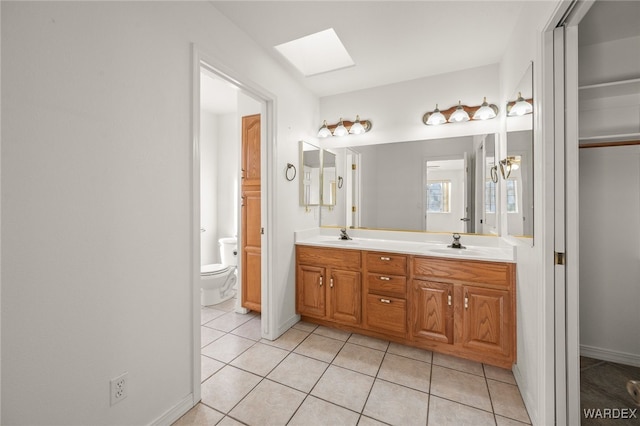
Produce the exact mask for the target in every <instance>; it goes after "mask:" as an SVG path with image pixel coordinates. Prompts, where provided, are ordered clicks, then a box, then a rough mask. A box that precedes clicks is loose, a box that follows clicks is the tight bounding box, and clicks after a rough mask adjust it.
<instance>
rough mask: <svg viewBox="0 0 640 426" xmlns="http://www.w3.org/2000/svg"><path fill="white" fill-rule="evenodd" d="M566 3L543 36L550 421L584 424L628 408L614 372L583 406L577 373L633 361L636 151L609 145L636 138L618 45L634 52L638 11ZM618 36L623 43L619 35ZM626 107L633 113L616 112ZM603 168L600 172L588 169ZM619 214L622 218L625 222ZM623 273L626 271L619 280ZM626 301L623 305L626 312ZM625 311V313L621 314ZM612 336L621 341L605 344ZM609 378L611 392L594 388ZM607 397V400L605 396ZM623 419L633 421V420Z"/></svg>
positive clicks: (639, 354)
mask: <svg viewBox="0 0 640 426" xmlns="http://www.w3.org/2000/svg"><path fill="white" fill-rule="evenodd" d="M573 6H574V7H573V9H572V10H571V11H570V12H569V13H567V14H566V17H565V18H563V19H562V20H561V22H560V24H559V25H558V27H557V28H556V29H555V30H554V32H553V33H554V34H553V45H554V48H555V50H556V52H555V56H554V60H553V63H554V72H555V73H556V74H555V78H554V83H555V84H556V88H557V90H556V92H555V95H556V97H555V119H556V120H555V123H554V124H555V126H556V127H555V135H554V136H555V137H554V139H555V141H556V146H555V162H556V163H555V164H556V165H555V173H556V176H555V178H554V180H555V190H556V198H555V203H556V204H555V206H556V215H555V226H556V229H555V235H554V236H555V244H554V249H555V251H556V262H555V263H556V265H555V302H556V305H555V308H556V318H555V320H556V324H555V334H556V416H557V417H556V420H557V423H558V424H580V423H583V424H589V423H590V421H591V420H592V419H591V418H590V417H594V416H597V415H598V413H600V416H602V415H603V413H606V412H607V410H608V412H610V413H611V412H612V411H611V410H618V411H617V412H618V413H620V410H624V409H625V408H626V409H627V410H634V409H635V410H637V407H636V403H635V402H634V401H633V399H634V397H633V395H630V394H629V392H627V386H626V384H627V383H626V380H625V379H624V378H623V377H624V376H625V375H624V374H617V373H616V374H613V373H610V372H611V371H612V370H609V373H605V374H604V377H603V376H602V375H601V377H600V379H604V380H600V381H599V383H598V384H597V385H598V386H599V387H601V389H600V391H599V392H600V394H601V395H602V396H601V397H600V398H596V400H595V402H594V400H593V399H591V402H589V400H588V399H583V401H582V403H581V393H582V392H581V390H584V386H583V385H585V384H586V385H587V386H589V383H588V382H589V380H590V379H588V378H587V376H586V375H583V373H584V372H586V371H588V370H592V369H594V368H599V367H600V366H604V367H608V366H606V365H605V364H607V363H609V362H612V361H614V362H615V361H618V362H616V364H618V365H619V366H621V367H620V368H618V367H615V368H614V370H616V371H618V372H620V371H625V370H628V367H629V368H631V367H633V366H634V365H637V364H639V361H638V360H639V359H640V347H639V346H640V343H639V342H640V334H639V333H640V331H638V330H639V329H638V327H637V323H638V321H639V320H640V317H638V311H637V300H638V297H639V296H638V293H637V291H638V286H637V276H638V272H637V271H638V269H637V268H638V258H639V256H640V254H638V253H640V247H639V246H638V244H637V242H638V241H639V239H638V232H640V231H638V230H637V229H638V228H637V225H638V222H637V218H638V216H639V214H640V213H639V212H638V207H637V206H635V205H640V201H638V200H637V196H638V187H637V185H638V184H639V182H640V181H638V176H639V175H640V159H638V154H637V151H635V149H637V148H633V149H631V151H630V152H627V153H624V152H623V151H621V149H626V148H620V147H619V145H620V144H621V143H622V144H629V143H630V142H631V143H634V141H637V140H639V139H640V133H638V128H640V119H639V118H640V115H639V114H638V112H639V110H638V101H637V97H638V94H640V89H639V87H638V85H637V75H639V74H638V73H640V68H638V62H637V60H631V61H630V60H628V58H627V56H628V55H627V49H626V47H625V45H626V44H633V45H634V46H637V43H638V41H639V40H640V32H639V30H638V27H637V22H638V16H640V8H639V7H638V4H637V2H601V1H596V2H587V1H577V2H575V3H574V4H573ZM629 8H631V9H629ZM598 13H602V14H599V15H598ZM614 23H615V25H614ZM625 24H626V25H625ZM614 27H615V28H614ZM621 33H624V36H623V37H622V38H619V36H620V34H621ZM629 75H633V76H634V77H633V78H631V79H630V78H629ZM630 100H631V102H630V103H629V104H627V103H628V102H629V101H630ZM629 110H631V111H633V112H632V113H631V114H625V113H626V112H628V111H629ZM597 145H609V146H608V147H607V146H600V147H598V148H596V146H597ZM614 146H615V147H616V148H613V147H614ZM585 148H590V149H585ZM598 150H603V151H602V153H604V152H605V151H604V150H609V151H610V153H605V154H602V153H599V152H597V151H598ZM605 164H608V165H605ZM603 165H604V166H603ZM603 167H604V168H606V170H601V171H599V170H598V169H600V168H603ZM625 188H626V189H625ZM634 206H635V207H634ZM597 212H600V214H597ZM594 213H596V215H595V216H597V217H594ZM629 213H631V217H632V219H625V217H627V216H626V215H627V214H629ZM625 224H626V226H624V225H625ZM620 225H622V227H619V226H620ZM616 229H617V230H616ZM621 234H622V235H625V237H623V238H622V240H624V241H629V242H631V241H633V242H634V243H630V244H628V245H627V246H626V247H624V246H622V245H621V244H620V241H621ZM597 235H599V237H598V238H596V239H595V240H594V239H593V238H594V236H597ZM619 249H622V250H621V251H618V250H619ZM602 250H604V251H602ZM598 251H599V253H598ZM565 253H566V256H565ZM625 259H626V260H625ZM588 263H591V264H588ZM593 266H596V267H597V271H594V270H593V269H591V267H593ZM609 268H612V269H609ZM629 268H631V269H632V271H633V272H632V273H631V275H630V278H625V277H629V273H628V272H627V270H628V269H629ZM606 271H609V272H608V273H607V272H606ZM603 272H604V275H602V274H603ZM629 282H631V283H632V284H629ZM625 286H626V287H625ZM628 301H632V302H631V305H632V306H633V307H632V309H631V310H629V309H628V308H627V302H628ZM625 311H627V312H629V313H628V314H627V315H624V314H623V312H625ZM616 335H618V336H620V335H621V336H622V339H620V340H619V341H617V342H614V339H615V337H616ZM585 355H587V357H586V358H585V357H584V356H585ZM594 359H596V360H597V361H594ZM625 366H626V367H625ZM632 371H635V373H631V375H629V376H626V378H627V379H635V380H638V378H637V377H633V375H637V374H638V372H637V371H638V370H637V369H636V370H632ZM613 376H617V377H615V378H614V377H613ZM583 377H584V380H582V378H583ZM612 380H613V381H616V383H615V390H613V389H612V390H607V389H606V387H602V386H601V385H604V384H605V383H606V382H611V381H612ZM591 384H593V383H591ZM592 390H593V388H591V389H590V390H589V392H591V391H592ZM614 393H615V395H616V398H615V399H614V400H611V399H609V397H611V396H612V394H614ZM631 393H633V392H631ZM585 402H586V404H585ZM627 413H629V411H627ZM604 415H606V414H604ZM629 420H631V421H633V422H637V415H636V417H635V418H634V419H629ZM596 421H598V420H597V419H596Z"/></svg>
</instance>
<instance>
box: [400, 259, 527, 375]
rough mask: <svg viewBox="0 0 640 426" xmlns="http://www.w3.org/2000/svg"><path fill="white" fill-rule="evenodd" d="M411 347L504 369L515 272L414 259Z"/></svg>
mask: <svg viewBox="0 0 640 426" xmlns="http://www.w3.org/2000/svg"><path fill="white" fill-rule="evenodd" d="M411 272H412V274H411V275H412V282H411V288H412V293H411V299H410V300H411V306H410V311H411V321H410V327H411V334H410V338H411V340H412V341H414V342H416V343H419V344H423V345H425V346H427V347H434V345H435V344H436V343H440V344H442V343H444V344H446V345H447V346H442V345H440V346H437V348H438V349H440V350H442V351H444V352H447V353H450V354H452V355H458V356H463V357H466V358H470V359H474V360H477V361H481V362H488V363H491V364H494V365H500V366H503V367H510V366H511V364H512V363H513V362H514V361H515V353H516V347H515V332H516V315H515V309H514V307H515V266H514V265H513V264H510V263H500V262H480V261H473V260H452V259H441V258H432V257H415V258H414V259H413V266H412V271H411Z"/></svg>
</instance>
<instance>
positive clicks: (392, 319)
mask: <svg viewBox="0 0 640 426" xmlns="http://www.w3.org/2000/svg"><path fill="white" fill-rule="evenodd" d="M463 238H464V237H463ZM385 247H387V248H386V249H384V248H385ZM510 253H511V254H510ZM489 259H491V260H489ZM496 259H497V260H496ZM514 260H515V259H513V256H512V251H511V252H510V250H509V248H504V247H503V248H499V247H496V248H493V247H489V248H487V247H475V246H474V247H468V248H467V249H462V250H460V249H452V248H447V245H446V244H445V243H421V242H417V241H415V242H411V241H405V242H399V241H385V240H380V239H360V238H358V239H354V240H349V241H341V240H337V238H336V237H335V236H333V237H320V236H318V237H313V238H307V239H300V240H297V241H296V306H297V311H298V313H299V314H300V315H301V316H302V319H303V320H304V321H308V322H312V323H316V324H321V325H325V326H328V327H335V328H339V329H343V330H347V331H351V332H356V333H360V334H364V335H368V336H372V337H377V338H381V339H385V340H390V341H394V342H398V343H402V344H406V345H410V346H416V347H420V348H424V349H428V350H433V351H436V352H442V353H447V354H451V355H455V356H459V357H462V358H467V359H471V360H474V361H479V362H483V363H487V364H492V365H496V366H500V367H504V368H511V365H512V364H513V363H514V362H515V360H516V337H515V336H516V310H515V306H516V292H515V263H514Z"/></svg>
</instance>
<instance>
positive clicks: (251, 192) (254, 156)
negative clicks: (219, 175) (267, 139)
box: [241, 114, 262, 312]
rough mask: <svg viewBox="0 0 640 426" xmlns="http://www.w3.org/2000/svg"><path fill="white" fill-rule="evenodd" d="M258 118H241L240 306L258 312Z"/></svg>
mask: <svg viewBox="0 0 640 426" xmlns="http://www.w3.org/2000/svg"><path fill="white" fill-rule="evenodd" d="M261 205H262V202H261V192H260V114H257V115H249V116H245V117H242V224H241V227H242V251H241V253H242V301H241V302H242V306H243V307H244V308H247V309H251V310H253V311H257V312H260V311H261V306H260V304H261V294H262V292H261V285H262V283H261V277H262V273H261V261H262V249H261V241H262V227H261V223H260V218H261Z"/></svg>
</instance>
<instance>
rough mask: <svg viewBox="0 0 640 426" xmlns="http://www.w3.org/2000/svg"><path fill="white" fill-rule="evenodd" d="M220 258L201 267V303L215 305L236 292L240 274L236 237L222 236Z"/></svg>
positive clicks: (219, 241)
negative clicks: (216, 261)
mask: <svg viewBox="0 0 640 426" xmlns="http://www.w3.org/2000/svg"><path fill="white" fill-rule="evenodd" d="M218 243H219V246H220V260H221V261H222V263H212V264H209V265H202V266H201V267H200V303H201V304H202V306H209V305H215V304H218V303H222V302H224V301H225V300H229V299H231V298H232V297H233V296H235V294H236V282H237V281H238V275H237V272H236V267H237V265H238V240H237V239H236V238H235V237H228V238H220V239H219V240H218Z"/></svg>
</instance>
